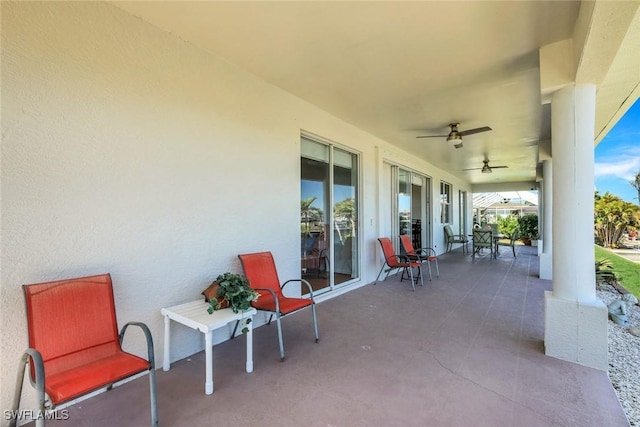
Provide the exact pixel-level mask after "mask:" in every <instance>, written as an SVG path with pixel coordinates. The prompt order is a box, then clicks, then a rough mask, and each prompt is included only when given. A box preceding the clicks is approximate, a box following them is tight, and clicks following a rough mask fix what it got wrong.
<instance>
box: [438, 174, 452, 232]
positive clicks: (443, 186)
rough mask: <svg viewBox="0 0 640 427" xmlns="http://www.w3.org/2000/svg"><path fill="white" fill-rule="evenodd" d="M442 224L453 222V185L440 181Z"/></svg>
mask: <svg viewBox="0 0 640 427" xmlns="http://www.w3.org/2000/svg"><path fill="white" fill-rule="evenodd" d="M440 222H441V223H442V224H449V223H450V222H451V184H449V183H448V182H444V181H440Z"/></svg>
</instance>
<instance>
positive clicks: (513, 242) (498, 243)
mask: <svg viewBox="0 0 640 427" xmlns="http://www.w3.org/2000/svg"><path fill="white" fill-rule="evenodd" d="M518 236H519V235H518V230H515V231H514V232H513V233H512V234H511V237H510V238H508V239H507V238H505V239H499V240H496V256H498V255H499V251H498V249H499V247H500V246H510V247H511V250H512V251H513V257H514V258H515V257H516V240H518V238H519V237H518Z"/></svg>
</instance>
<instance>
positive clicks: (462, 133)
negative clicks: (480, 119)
mask: <svg viewBox="0 0 640 427" xmlns="http://www.w3.org/2000/svg"><path fill="white" fill-rule="evenodd" d="M490 130H492V129H491V128H490V127H489V126H484V127H481V128H475V129H469V130H463V131H461V132H458V134H459V135H460V136H466V135H473V134H474V133H480V132H487V131H490Z"/></svg>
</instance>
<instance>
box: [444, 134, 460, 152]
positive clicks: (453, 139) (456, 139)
mask: <svg viewBox="0 0 640 427" xmlns="http://www.w3.org/2000/svg"><path fill="white" fill-rule="evenodd" d="M447 142H448V143H449V144H450V145H453V146H454V147H455V148H460V147H462V138H461V137H460V135H458V133H457V132H456V133H455V135H454V134H453V132H452V133H451V134H449V136H447Z"/></svg>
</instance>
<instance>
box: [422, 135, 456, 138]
mask: <svg viewBox="0 0 640 427" xmlns="http://www.w3.org/2000/svg"><path fill="white" fill-rule="evenodd" d="M447 136H449V135H421V136H416V138H446V137H447Z"/></svg>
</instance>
